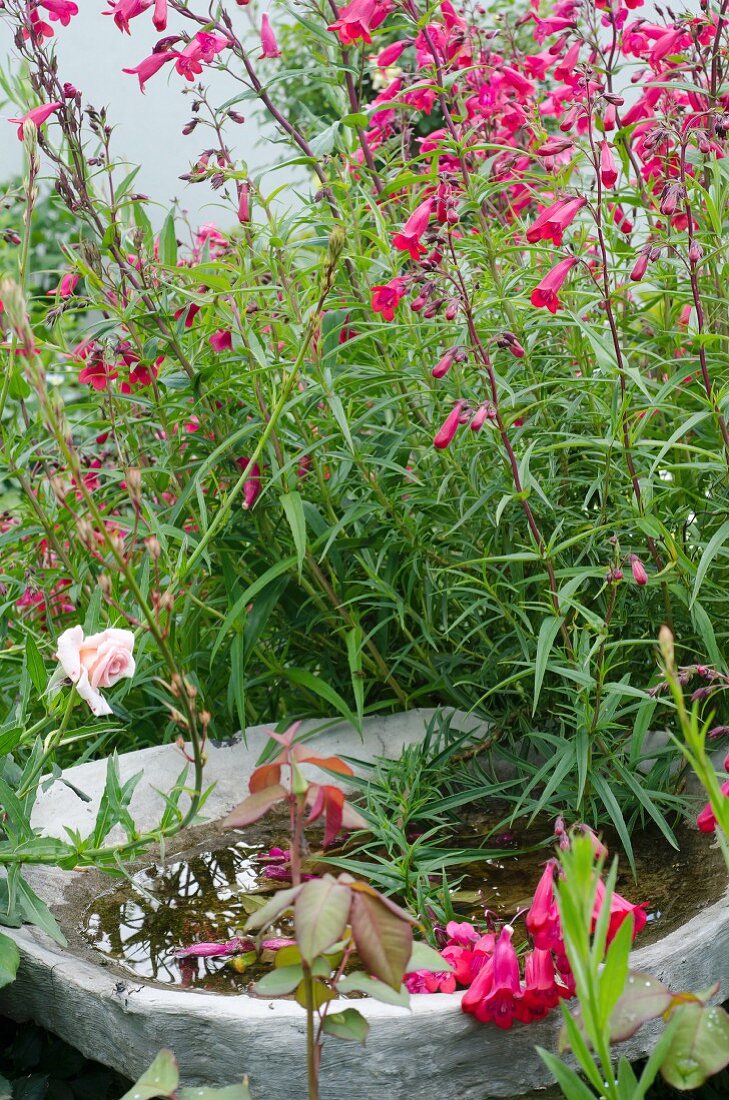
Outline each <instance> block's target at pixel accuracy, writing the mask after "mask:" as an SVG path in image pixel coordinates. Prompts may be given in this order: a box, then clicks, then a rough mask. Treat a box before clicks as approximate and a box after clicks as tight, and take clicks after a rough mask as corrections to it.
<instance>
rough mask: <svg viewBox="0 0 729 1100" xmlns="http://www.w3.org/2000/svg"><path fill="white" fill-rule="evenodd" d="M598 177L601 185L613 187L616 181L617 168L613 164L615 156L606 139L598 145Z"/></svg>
mask: <svg viewBox="0 0 729 1100" xmlns="http://www.w3.org/2000/svg"><path fill="white" fill-rule="evenodd" d="M600 179H601V180H602V183H603V187H614V186H615V184H616V183H617V182H618V170H617V168H616V166H615V157H614V156H613V151H612V149H611V148H610V146H609V144H608V143H607V141H603V143H602V145H601V146H600Z"/></svg>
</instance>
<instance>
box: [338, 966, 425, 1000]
mask: <svg viewBox="0 0 729 1100" xmlns="http://www.w3.org/2000/svg"><path fill="white" fill-rule="evenodd" d="M337 990H338V992H340V993H366V994H367V996H368V997H374V999H375V1000H376V1001H382V1002H384V1004H387V1005H397V1006H398V1007H399V1008H407V1007H408V1005H409V1004H410V994H409V993H408V991H407V989H406V988H405V986H404V985H401V986H400V988H399V989H392V988H391V987H390V986H389V985H385V983H384V982H378V981H377V979H376V978H371V977H370V976H369V974H363V973H361V971H359V970H356V971H355V972H354V973H353V974H346V975H345V976H344V977H343V978H342V980H341V981H339V982H337Z"/></svg>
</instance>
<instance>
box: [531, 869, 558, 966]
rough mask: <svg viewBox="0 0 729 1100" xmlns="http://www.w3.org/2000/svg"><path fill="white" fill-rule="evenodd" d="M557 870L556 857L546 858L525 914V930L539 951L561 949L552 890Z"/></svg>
mask: <svg viewBox="0 0 729 1100" xmlns="http://www.w3.org/2000/svg"><path fill="white" fill-rule="evenodd" d="M558 870H559V862H558V861H557V860H556V859H549V860H547V862H546V864H545V865H544V871H543V872H542V877H541V878H540V880H539V882H538V883H537V888H536V890H535V891H534V897H533V899H532V904H531V908H530V909H529V912H528V913H527V915H526V926H527V931H528V932H529V934H530V936H531V937H532V939H533V940H534V946H535V947H536V948H538V949H539V950H541V951H557V952H560V951H561V950H562V927H561V925H560V922H559V909H558V908H557V898H556V896H555V892H554V879H555V875H556V874H557V871H558Z"/></svg>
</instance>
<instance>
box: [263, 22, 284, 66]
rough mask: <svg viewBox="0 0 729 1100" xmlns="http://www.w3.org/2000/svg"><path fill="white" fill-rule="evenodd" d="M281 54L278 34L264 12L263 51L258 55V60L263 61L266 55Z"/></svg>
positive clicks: (277, 55) (274, 55)
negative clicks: (277, 39)
mask: <svg viewBox="0 0 729 1100" xmlns="http://www.w3.org/2000/svg"><path fill="white" fill-rule="evenodd" d="M280 56H281V51H280V49H279V48H278V42H277V41H276V35H275V34H274V33H273V28H272V27H271V23H270V20H269V18H268V16H267V15H266V14H265V12H264V14H263V15H262V16H261V52H260V53H259V55H258V60H259V61H262V60H263V58H264V57H280Z"/></svg>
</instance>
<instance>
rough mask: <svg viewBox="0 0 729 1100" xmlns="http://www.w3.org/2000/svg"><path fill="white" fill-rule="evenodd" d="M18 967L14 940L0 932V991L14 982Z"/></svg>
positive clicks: (17, 953) (17, 955)
mask: <svg viewBox="0 0 729 1100" xmlns="http://www.w3.org/2000/svg"><path fill="white" fill-rule="evenodd" d="M19 966H20V951H19V950H18V945H17V943H16V942H15V940H11V938H10V936H4V935H3V934H2V933H1V932H0V989H2V987H3V986H4V985H9V984H10V982H13V981H15V975H16V974H17V972H18V967H19Z"/></svg>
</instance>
